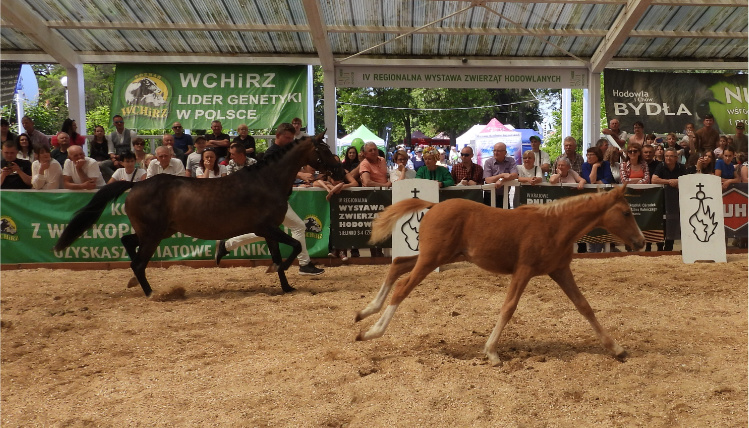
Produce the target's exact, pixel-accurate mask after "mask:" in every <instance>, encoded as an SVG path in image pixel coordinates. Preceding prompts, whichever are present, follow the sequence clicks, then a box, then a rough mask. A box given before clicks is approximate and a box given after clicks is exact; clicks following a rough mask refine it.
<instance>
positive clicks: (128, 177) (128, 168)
mask: <svg viewBox="0 0 749 428" xmlns="http://www.w3.org/2000/svg"><path fill="white" fill-rule="evenodd" d="M118 160H119V161H120V165H122V168H117V170H115V172H114V173H113V174H112V178H110V179H109V181H108V182H107V184H109V183H114V182H115V181H142V180H145V178H146V170H145V169H141V168H136V167H135V153H133V152H131V151H130V150H128V151H126V152H124V153H123V154H121V155H120V156H119V159H118Z"/></svg>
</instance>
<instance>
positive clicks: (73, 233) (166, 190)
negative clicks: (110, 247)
mask: <svg viewBox="0 0 749 428" xmlns="http://www.w3.org/2000/svg"><path fill="white" fill-rule="evenodd" d="M323 135H324V134H323V133H321V134H319V135H317V136H315V137H304V138H302V139H300V140H297V141H295V142H293V143H290V144H288V145H287V146H285V147H284V148H283V149H282V150H281V151H279V152H277V153H276V154H274V155H272V156H270V157H269V158H267V159H263V160H262V161H261V162H259V163H258V164H256V165H252V166H250V167H245V168H243V169H241V170H239V171H238V172H236V173H234V174H231V175H228V176H225V177H221V178H212V179H195V178H187V177H176V176H173V175H166V174H159V175H157V176H154V177H151V178H149V179H148V180H145V181H142V182H138V183H131V182H128V181H119V182H115V183H112V184H109V185H106V186H104V187H102V188H101V190H99V191H98V192H97V193H96V194H95V195H94V197H93V199H92V200H91V202H89V203H88V205H86V206H85V207H83V208H81V209H80V210H79V211H78V212H76V214H75V215H74V216H73V219H72V220H71V221H70V224H68V226H67V227H66V228H65V230H64V231H63V232H62V235H61V236H60V239H59V240H58V241H57V243H56V244H55V250H58V251H59V250H62V249H64V248H66V247H68V246H70V245H71V244H72V243H73V242H74V241H75V240H76V239H78V237H80V236H81V235H82V234H83V233H84V232H85V231H86V230H87V229H88V228H90V227H91V226H93V225H94V224H95V223H96V221H97V220H98V219H99V217H100V216H101V213H102V212H103V211H104V209H105V208H106V206H107V205H108V204H109V203H110V202H111V201H112V200H114V199H116V198H117V197H118V196H120V195H121V194H122V193H124V192H125V191H126V190H128V189H132V190H131V191H130V194H129V195H128V196H127V199H126V200H125V210H126V211H127V216H128V218H129V219H130V223H131V224H132V226H133V229H134V230H135V234H131V235H125V236H123V237H122V244H123V245H124V246H125V249H126V250H127V253H128V255H129V256H130V260H131V263H130V267H131V268H132V269H133V272H134V273H135V278H133V279H132V280H131V281H130V284H128V286H134V285H136V284H137V283H140V285H141V287H143V291H144V292H145V293H146V296H150V295H151V286H150V285H149V284H148V280H147V279H146V266H147V265H148V261H149V260H150V259H151V257H152V256H153V254H154V252H155V251H156V249H157V247H158V246H159V242H161V240H162V239H164V238H168V237H170V236H172V235H173V234H174V233H176V232H181V233H184V234H185V235H189V236H192V237H193V238H198V239H228V238H232V237H234V236H238V235H243V234H245V233H250V232H254V233H255V234H257V235H258V236H262V237H263V238H265V240H266V242H267V243H268V249H269V250H270V253H271V257H272V259H273V269H274V270H276V269H277V271H278V277H279V279H280V281H281V288H282V289H283V291H285V292H286V291H292V290H294V288H293V287H291V286H290V285H289V283H288V281H287V279H286V275H285V273H284V271H285V270H286V269H288V268H289V266H291V263H293V261H294V258H295V257H296V256H297V255H298V254H299V253H300V252H301V244H300V243H299V242H298V241H296V240H295V239H294V238H292V237H291V236H289V235H287V234H286V233H284V232H283V231H282V230H281V229H280V228H279V225H280V224H281V223H282V222H283V219H284V216H285V215H286V209H287V204H288V199H289V194H290V193H291V188H292V185H293V183H294V179H295V178H296V175H297V172H298V171H299V169H300V168H301V167H302V166H304V165H310V166H313V167H314V168H315V169H316V170H320V171H326V172H328V173H330V174H331V175H333V176H334V177H340V178H342V176H343V169H342V168H341V166H340V163H339V162H337V161H336V159H335V157H334V155H333V153H332V152H331V151H330V148H329V147H328V145H327V144H325V143H324V142H323V141H322V137H323ZM279 243H281V244H286V245H289V246H291V247H292V253H291V255H290V256H289V258H288V259H286V260H285V261H284V260H283V259H282V257H281V252H280V250H279V247H278V244H279Z"/></svg>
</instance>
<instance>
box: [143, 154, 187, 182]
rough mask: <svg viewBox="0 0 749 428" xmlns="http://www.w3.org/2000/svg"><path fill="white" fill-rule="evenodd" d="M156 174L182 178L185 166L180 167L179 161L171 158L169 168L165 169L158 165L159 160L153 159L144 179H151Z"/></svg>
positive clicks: (180, 162)
mask: <svg viewBox="0 0 749 428" xmlns="http://www.w3.org/2000/svg"><path fill="white" fill-rule="evenodd" d="M156 174H171V175H177V176H180V177H184V176H185V166H184V165H182V161H181V160H179V159H175V158H171V159H169V166H167V167H166V168H162V167H161V164H160V163H159V160H158V159H154V160H152V161H151V164H149V165H148V174H147V176H146V178H151V177H153V176H154V175H156Z"/></svg>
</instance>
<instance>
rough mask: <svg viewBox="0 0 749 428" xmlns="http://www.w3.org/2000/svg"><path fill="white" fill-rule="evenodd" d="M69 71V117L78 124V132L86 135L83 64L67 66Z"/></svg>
mask: <svg viewBox="0 0 749 428" xmlns="http://www.w3.org/2000/svg"><path fill="white" fill-rule="evenodd" d="M65 69H66V70H67V72H68V111H69V117H70V118H71V119H73V120H75V122H76V123H77V124H78V133H79V134H81V135H86V134H87V132H86V90H85V89H86V88H85V87H84V83H83V64H74V66H72V67H66V68H65Z"/></svg>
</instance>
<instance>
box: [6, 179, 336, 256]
mask: <svg viewBox="0 0 749 428" xmlns="http://www.w3.org/2000/svg"><path fill="white" fill-rule="evenodd" d="M325 195H326V193H325V192H316V191H295V192H292V195H291V197H290V199H289V203H290V204H291V206H292V208H293V209H294V211H295V212H296V213H297V214H298V215H299V217H300V218H301V219H302V221H304V223H305V225H306V229H307V231H306V238H307V249H308V251H309V253H310V256H311V257H324V256H325V255H326V254H327V253H328V239H329V227H328V226H327V225H328V222H329V217H330V216H329V212H330V210H329V208H328V201H326V200H325ZM92 196H93V192H67V191H57V192H55V191H52V192H42V191H33V190H31V191H25V190H21V191H8V190H3V191H2V192H0V206H1V207H2V211H1V212H0V217H1V218H2V229H1V230H0V238H1V239H0V263H2V264H16V263H60V262H115V261H129V260H130V258H129V257H128V255H127V252H126V251H125V248H124V247H123V246H122V244H121V242H120V238H121V237H122V236H124V235H127V234H130V233H132V230H131V226H130V221H129V220H128V218H127V215H126V214H125V208H124V203H125V198H126V196H127V194H125V195H122V196H121V197H120V198H119V199H117V200H116V201H114V202H113V203H111V204H109V205H108V206H107V208H106V209H105V210H104V212H103V213H102V216H101V218H100V219H99V221H98V222H97V223H96V225H94V227H92V228H91V229H89V230H88V231H87V232H86V233H84V234H83V236H82V237H81V238H79V239H78V240H77V241H76V242H74V243H73V245H71V246H70V247H68V248H67V249H65V250H63V251H59V252H58V251H53V250H52V247H54V245H55V242H56V241H57V238H59V236H60V234H61V233H62V231H63V229H64V228H65V225H66V224H67V223H68V221H70V219H71V218H72V216H73V214H74V213H75V211H77V210H78V209H80V208H81V207H83V206H84V205H86V204H87V203H88V201H89V200H91V197H92ZM219 214H221V213H217V215H219ZM287 232H288V231H287ZM215 244H216V242H215V241H212V240H211V241H209V240H202V239H195V238H192V237H190V236H186V235H182V234H180V233H177V234H175V235H174V236H172V237H170V238H167V239H164V240H163V241H161V244H160V245H159V248H158V249H157V250H156V254H154V256H153V258H152V259H151V260H155V261H166V260H211V259H213V257H214V249H215V248H214V247H215ZM290 252H291V248H290V247H288V246H286V245H281V253H282V254H283V256H284V257H287V256H288V255H289V254H290ZM225 258H226V259H269V258H270V254H269V252H268V246H267V244H266V243H265V241H260V242H256V243H252V244H248V245H245V246H243V247H240V248H237V249H236V250H234V251H233V252H231V253H230V254H229V255H227V256H226V257H225Z"/></svg>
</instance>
